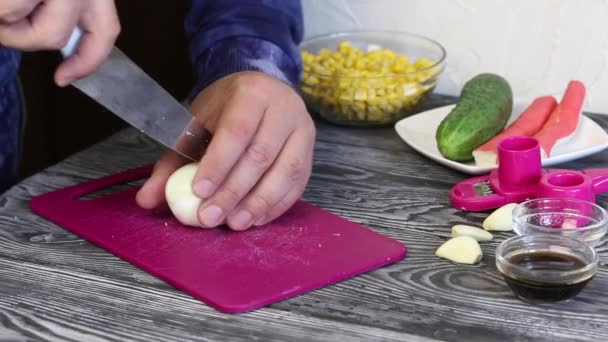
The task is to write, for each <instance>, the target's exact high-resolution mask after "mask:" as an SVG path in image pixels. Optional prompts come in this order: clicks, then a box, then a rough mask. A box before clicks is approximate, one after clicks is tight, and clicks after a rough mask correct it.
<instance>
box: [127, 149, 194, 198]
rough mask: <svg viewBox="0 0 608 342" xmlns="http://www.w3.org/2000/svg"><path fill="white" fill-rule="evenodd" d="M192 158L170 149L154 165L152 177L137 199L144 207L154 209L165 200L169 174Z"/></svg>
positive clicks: (139, 192)
mask: <svg viewBox="0 0 608 342" xmlns="http://www.w3.org/2000/svg"><path fill="white" fill-rule="evenodd" d="M189 162H190V160H189V159H187V158H186V157H183V156H182V155H180V154H178V153H176V152H173V151H168V152H166V153H165V154H164V155H163V156H162V157H161V159H160V160H159V161H158V162H156V164H155V165H154V170H153V171H152V174H151V175H150V178H148V180H147V181H146V183H144V185H143V186H142V187H141V189H139V191H138V192H137V195H136V197H135V200H136V202H137V204H138V205H139V206H140V207H142V208H144V209H154V208H157V207H159V206H160V205H162V204H163V203H164V202H165V185H166V184H167V180H168V179H169V176H171V175H172V174H173V172H175V170H177V169H179V168H180V167H182V166H183V165H185V164H187V163H189Z"/></svg>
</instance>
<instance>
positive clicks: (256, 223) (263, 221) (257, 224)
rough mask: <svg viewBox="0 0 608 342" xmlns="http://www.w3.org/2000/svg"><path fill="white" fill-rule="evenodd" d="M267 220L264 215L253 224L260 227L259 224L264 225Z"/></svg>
mask: <svg viewBox="0 0 608 342" xmlns="http://www.w3.org/2000/svg"><path fill="white" fill-rule="evenodd" d="M265 221H266V216H262V217H260V218H259V219H258V220H257V221H255V223H254V224H253V225H254V226H256V227H258V226H261V225H263V224H264V223H265Z"/></svg>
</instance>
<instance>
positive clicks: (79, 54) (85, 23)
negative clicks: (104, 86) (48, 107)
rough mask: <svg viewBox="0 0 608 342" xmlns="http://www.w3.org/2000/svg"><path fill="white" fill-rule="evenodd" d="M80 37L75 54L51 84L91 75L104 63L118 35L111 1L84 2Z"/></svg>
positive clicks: (65, 63) (67, 60)
mask: <svg viewBox="0 0 608 342" xmlns="http://www.w3.org/2000/svg"><path fill="white" fill-rule="evenodd" d="M80 25H81V28H82V30H83V36H82V39H81V41H80V46H79V48H78V50H77V51H76V53H75V54H73V55H72V56H70V57H69V58H68V59H66V60H65V61H64V62H63V63H61V65H60V66H59V67H58V68H57V71H56V72H55V82H56V83H57V85H59V86H66V85H68V84H70V83H72V82H73V81H75V80H77V79H79V78H82V77H85V76H87V75H89V74H91V73H93V72H94V71H95V70H97V68H98V67H99V66H100V65H101V64H102V63H103V62H104V61H105V60H106V58H107V57H108V55H109V54H110V51H111V50H112V47H113V46H114V42H115V41H116V38H117V37H118V35H119V34H120V22H119V20H118V15H117V14H116V7H115V5H114V1H112V0H94V1H89V2H87V5H86V7H85V8H84V11H83V14H82V18H81V22H80Z"/></svg>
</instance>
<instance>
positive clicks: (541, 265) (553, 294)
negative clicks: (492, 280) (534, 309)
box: [501, 251, 593, 303]
mask: <svg viewBox="0 0 608 342" xmlns="http://www.w3.org/2000/svg"><path fill="white" fill-rule="evenodd" d="M508 261H509V262H510V263H512V264H513V265H517V266H519V267H522V268H525V269H528V270H530V271H555V272H569V271H576V270H580V269H582V268H584V267H586V266H587V264H588V263H586V262H585V261H584V260H582V259H580V258H578V257H577V256H575V255H572V254H567V253H559V252H553V251H532V252H527V253H517V254H513V255H511V256H509V257H508ZM501 273H502V275H503V277H504V278H505V281H506V282H507V284H508V285H509V287H510V288H511V290H513V292H514V293H515V294H516V295H517V296H519V297H520V298H522V299H524V300H526V301H528V302H533V303H559V302H563V301H567V300H569V299H572V298H574V297H575V296H576V295H577V294H578V293H579V292H581V290H582V289H583V288H584V287H585V285H587V283H588V282H589V281H590V280H591V279H592V278H593V274H586V275H581V277H580V278H578V279H569V280H567V281H566V282H561V283H560V282H555V281H551V282H545V281H543V279H526V278H523V277H521V276H518V275H514V274H512V273H510V272H509V271H508V270H501Z"/></svg>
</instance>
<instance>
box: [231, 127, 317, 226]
mask: <svg viewBox="0 0 608 342" xmlns="http://www.w3.org/2000/svg"><path fill="white" fill-rule="evenodd" d="M314 135H315V134H314V126H313V124H312V123H306V124H305V126H299V127H298V130H296V131H294V132H293V134H292V135H291V136H290V137H289V139H288V140H287V142H286V144H285V146H284V148H283V150H282V151H281V153H280V154H279V157H278V158H277V160H276V161H275V163H274V164H273V166H272V167H271V168H270V169H269V170H268V172H267V173H266V174H265V175H264V176H263V177H262V180H261V181H260V182H259V183H258V185H257V186H256V188H254V190H253V191H252V192H251V193H250V194H249V195H247V197H245V199H244V200H243V201H242V202H241V204H239V206H238V208H237V209H236V210H234V211H233V212H231V213H230V215H229V216H228V219H227V222H228V225H229V226H230V227H231V228H232V229H235V230H244V229H247V228H249V227H250V226H251V225H252V224H254V223H265V222H268V221H270V220H272V219H274V218H276V217H277V216H279V215H280V214H282V213H283V212H284V211H286V210H287V209H288V208H289V207H290V206H291V204H293V202H294V201H295V200H296V199H297V198H298V197H299V196H300V195H301V194H302V192H303V191H304V188H305V187H306V183H307V182H308V179H309V177H310V172H311V168H312V154H313V148H314V140H315V138H314ZM243 212H245V213H249V214H250V215H251V217H252V218H251V220H249V221H248V222H247V223H246V224H243V221H241V218H240V217H242V216H241V215H246V214H243Z"/></svg>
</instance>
